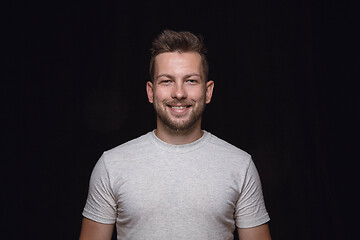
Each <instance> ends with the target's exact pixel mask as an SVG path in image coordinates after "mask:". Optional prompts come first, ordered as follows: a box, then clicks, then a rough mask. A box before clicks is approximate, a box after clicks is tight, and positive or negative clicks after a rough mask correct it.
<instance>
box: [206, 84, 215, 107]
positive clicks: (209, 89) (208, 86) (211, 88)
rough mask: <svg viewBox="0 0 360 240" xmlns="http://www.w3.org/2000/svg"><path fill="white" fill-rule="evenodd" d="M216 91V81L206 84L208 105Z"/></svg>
mask: <svg viewBox="0 0 360 240" xmlns="http://www.w3.org/2000/svg"><path fill="white" fill-rule="evenodd" d="M213 91H214V81H211V80H210V81H208V82H207V83H206V104H208V103H210V102H211V97H212V94H213Z"/></svg>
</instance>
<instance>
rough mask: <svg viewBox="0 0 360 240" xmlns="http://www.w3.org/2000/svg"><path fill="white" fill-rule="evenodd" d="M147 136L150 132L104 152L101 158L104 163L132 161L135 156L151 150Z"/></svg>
mask: <svg viewBox="0 0 360 240" xmlns="http://www.w3.org/2000/svg"><path fill="white" fill-rule="evenodd" d="M149 134H151V132H150V133H147V134H144V135H142V136H140V137H138V138H135V139H133V140H130V141H128V142H125V143H123V144H121V145H119V146H117V147H114V148H112V149H110V150H107V151H105V152H104V153H103V156H102V158H103V159H104V161H105V162H106V163H111V162H114V161H118V160H120V159H133V158H134V157H136V156H139V155H140V156H141V155H143V154H146V152H148V150H149V148H151V143H150V141H149Z"/></svg>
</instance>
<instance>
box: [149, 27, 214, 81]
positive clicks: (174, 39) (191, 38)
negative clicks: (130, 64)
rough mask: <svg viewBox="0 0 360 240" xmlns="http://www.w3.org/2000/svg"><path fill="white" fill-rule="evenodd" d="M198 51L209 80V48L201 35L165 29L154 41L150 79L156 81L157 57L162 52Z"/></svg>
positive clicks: (205, 76) (205, 75) (205, 74)
mask: <svg viewBox="0 0 360 240" xmlns="http://www.w3.org/2000/svg"><path fill="white" fill-rule="evenodd" d="M175 51H178V52H180V53H181V52H196V53H198V54H200V56H201V63H202V67H203V72H204V79H205V81H207V78H208V74H209V64H208V62H207V59H206V53H207V49H206V47H205V45H204V42H203V39H202V37H201V36H196V35H194V34H192V33H191V32H186V31H183V32H175V31H171V30H164V31H163V32H162V33H160V34H159V35H158V36H157V38H155V39H154V41H153V42H152V48H151V49H150V52H151V59H150V70H149V72H150V79H151V81H152V82H153V81H154V74H155V58H156V56H157V55H159V54H160V53H165V52H175Z"/></svg>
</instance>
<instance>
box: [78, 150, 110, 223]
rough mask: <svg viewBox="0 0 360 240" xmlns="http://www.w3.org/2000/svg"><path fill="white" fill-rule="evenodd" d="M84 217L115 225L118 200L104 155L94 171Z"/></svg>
mask: <svg viewBox="0 0 360 240" xmlns="http://www.w3.org/2000/svg"><path fill="white" fill-rule="evenodd" d="M82 215H83V216H84V217H86V218H88V219H91V220H93V221H95V222H100V223H104V224H113V223H115V220H116V200H115V197H114V193H113V191H112V188H111V184H110V178H109V173H108V171H107V169H106V165H105V161H104V155H103V156H102V157H101V158H100V159H99V161H98V162H97V163H96V165H95V167H94V169H93V171H92V174H91V178H90V184H89V193H88V197H87V200H86V204H85V207H84V210H83V213H82Z"/></svg>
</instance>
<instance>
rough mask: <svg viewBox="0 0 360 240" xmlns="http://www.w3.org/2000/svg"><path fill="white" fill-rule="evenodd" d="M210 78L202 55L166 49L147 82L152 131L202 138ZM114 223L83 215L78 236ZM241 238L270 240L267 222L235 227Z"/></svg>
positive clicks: (91, 238)
mask: <svg viewBox="0 0 360 240" xmlns="http://www.w3.org/2000/svg"><path fill="white" fill-rule="evenodd" d="M213 89H214V82H213V81H207V82H206V81H205V79H204V74H203V69H202V64H201V56H200V55H199V54H198V53H195V52H185V53H179V52H166V53H161V54H159V55H158V56H157V57H156V59H155V74H154V81H153V82H150V81H149V82H147V84H146V92H147V96H148V100H149V102H150V103H152V104H153V105H154V109H155V111H156V113H157V119H156V122H157V128H156V130H155V134H156V135H157V137H158V138H160V139H161V140H163V141H165V142H167V143H170V144H175V145H179V144H187V143H191V142H194V141H196V140H198V139H199V138H201V136H202V135H203V132H202V130H201V120H202V113H203V111H204V109H205V106H206V104H208V103H210V101H211V97H212V93H213ZM113 229H114V224H101V223H97V222H94V221H92V220H89V219H86V218H84V219H83V223H82V229H81V234H80V240H110V239H111V236H112V232H113ZM237 231H238V234H239V239H241V240H270V239H271V237H270V232H269V228H268V225H267V224H263V225H260V226H257V227H253V228H238V229H237Z"/></svg>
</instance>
